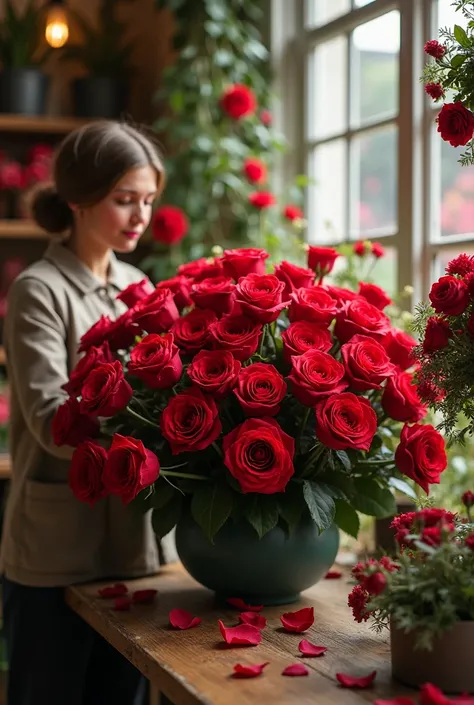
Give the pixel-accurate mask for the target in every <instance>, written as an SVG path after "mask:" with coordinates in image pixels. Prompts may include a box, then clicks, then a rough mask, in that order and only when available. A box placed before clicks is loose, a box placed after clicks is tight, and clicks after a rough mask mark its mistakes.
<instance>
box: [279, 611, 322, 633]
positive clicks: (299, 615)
mask: <svg viewBox="0 0 474 705" xmlns="http://www.w3.org/2000/svg"><path fill="white" fill-rule="evenodd" d="M280 621H281V623H282V624H283V626H284V627H285V629H286V630H287V631H288V632H304V631H306V629H309V628H310V626H311V625H312V624H313V623H314V607H303V608H302V609H301V610H297V611H296V612H285V613H284V614H282V615H281V616H280Z"/></svg>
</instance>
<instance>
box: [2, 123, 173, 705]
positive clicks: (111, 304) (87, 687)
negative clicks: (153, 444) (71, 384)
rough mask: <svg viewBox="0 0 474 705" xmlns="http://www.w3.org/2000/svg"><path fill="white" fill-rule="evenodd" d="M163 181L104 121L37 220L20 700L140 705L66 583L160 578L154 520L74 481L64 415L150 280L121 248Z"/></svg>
mask: <svg viewBox="0 0 474 705" xmlns="http://www.w3.org/2000/svg"><path fill="white" fill-rule="evenodd" d="M163 186H164V170H163V166H162V163H161V161H160V158H159V155H158V151H157V148H156V146H155V144H154V143H153V142H152V141H151V140H150V139H149V138H148V137H146V136H145V135H144V134H142V133H141V132H140V131H138V130H137V129H134V128H133V127H130V126H129V125H126V124H120V123H115V122H107V121H103V122H102V121H101V122H94V123H90V124H88V125H87V126H85V127H83V128H81V129H79V130H77V131H75V132H73V133H71V134H70V135H68V136H67V137H66V138H65V139H64V141H63V142H62V144H61V145H60V146H59V149H58V151H57V154H56V157H55V161H54V186H53V187H50V188H47V189H44V190H42V191H40V192H39V193H37V194H36V196H35V199H34V202H33V215H34V218H35V220H36V221H37V223H38V224H39V225H41V226H42V227H43V228H45V229H46V230H47V231H48V232H50V233H53V234H60V233H65V232H66V233H67V237H66V239H62V240H59V239H58V240H57V241H53V242H52V244H51V245H50V246H49V247H48V249H47V250H46V253H45V254H44V256H43V258H42V259H41V260H39V261H38V262H36V263H34V264H33V265H31V266H30V267H28V268H27V269H26V270H25V271H23V272H22V274H21V275H20V276H19V277H18V278H17V279H16V280H15V282H14V283H13V285H12V286H11V288H10V291H9V295H8V307H7V311H8V313H7V317H6V322H5V331H4V338H5V347H6V353H7V361H8V379H9V384H10V391H11V419H10V429H9V434H10V449H11V457H12V465H13V472H12V481H11V489H10V495H9V498H8V502H7V508H6V514H5V519H4V526H3V536H2V545H1V559H2V570H3V574H4V583H3V610H4V629H5V634H6V641H7V653H8V660H9V667H10V671H9V683H8V704H9V705H99V704H100V705H109V703H110V705H112V704H113V705H122V704H123V705H132V703H134V702H136V700H134V699H135V698H137V693H138V691H139V688H140V687H141V685H142V684H141V683H140V680H141V678H140V674H139V673H138V671H136V670H135V669H134V668H133V666H131V664H130V663H129V662H128V661H126V660H125V659H124V658H123V657H121V656H120V655H119V654H118V653H117V652H115V650H114V649H112V647H111V646H110V645H109V644H107V642H106V641H105V640H103V639H102V638H101V637H99V636H98V635H97V634H96V633H95V632H94V631H93V630H92V629H91V628H90V627H89V626H88V625H87V624H86V623H85V622H83V621H82V620H81V619H80V618H79V617H78V616H76V615H75V614H74V613H73V612H72V611H70V610H69V609H68V608H67V606H66V605H65V603H64V594H63V589H62V588H64V586H66V585H70V584H71V583H77V582H83V581H89V580H96V579H109V578H133V577H137V576H142V575H146V574H150V573H154V572H156V570H157V568H158V560H157V551H156V544H155V541H154V537H153V534H152V531H151V526H150V517H149V516H147V517H138V516H136V515H135V514H134V513H133V512H131V511H130V509H128V510H127V509H126V508H125V507H123V506H122V504H121V502H120V500H118V498H115V497H110V498H107V499H106V500H102V501H101V502H99V503H98V504H97V505H95V507H94V508H90V507H89V506H88V505H86V504H83V503H82V502H79V501H77V500H76V499H75V498H74V497H73V495H72V493H71V491H70V489H69V486H68V465H69V460H70V458H71V456H72V451H73V449H72V448H68V447H57V446H55V445H54V443H53V440H52V436H51V420H52V418H53V416H54V413H55V411H56V409H57V408H58V406H59V405H60V404H61V403H62V402H63V401H64V399H65V393H64V392H63V390H62V385H63V384H64V383H65V382H66V381H67V380H68V375H69V372H70V371H71V370H72V369H73V367H74V366H75V364H76V362H77V360H78V353H77V349H78V347H79V340H80V338H81V336H82V335H83V334H84V333H85V332H86V330H88V328H89V327H90V326H91V325H92V324H94V323H95V322H96V321H97V320H98V319H99V318H100V317H101V316H102V315H104V314H105V315H108V316H110V317H111V318H116V317H117V316H118V315H119V314H121V313H122V312H123V311H124V310H126V307H125V306H124V304H122V303H121V302H120V301H118V300H117V294H118V293H119V292H120V291H121V290H123V289H125V288H126V287H127V286H128V285H129V284H131V283H133V282H136V281H139V280H141V279H143V276H144V275H143V274H142V272H140V271H139V270H138V269H136V268H135V267H132V266H130V265H128V264H125V263H122V262H119V261H118V260H117V259H116V257H115V255H114V251H115V252H120V253H130V252H133V250H135V248H136V246H137V243H138V241H139V239H140V237H141V235H142V234H143V232H144V230H145V228H146V227H147V225H148V223H149V222H150V218H151V213H152V204H153V201H154V200H155V199H156V198H157V197H158V196H159V195H160V193H161V191H162V189H163Z"/></svg>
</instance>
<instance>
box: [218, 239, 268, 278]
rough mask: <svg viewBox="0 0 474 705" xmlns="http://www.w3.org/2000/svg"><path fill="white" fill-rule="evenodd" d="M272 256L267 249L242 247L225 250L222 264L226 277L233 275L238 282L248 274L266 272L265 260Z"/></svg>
mask: <svg viewBox="0 0 474 705" xmlns="http://www.w3.org/2000/svg"><path fill="white" fill-rule="evenodd" d="M268 257H270V255H269V254H268V252H265V250H259V249H258V248H255V247H242V248H238V249H235V250H224V254H223V255H222V259H221V261H222V266H223V267H224V274H225V275H226V277H232V279H235V281H236V282H238V281H239V279H240V277H246V276H247V274H265V260H266V259H267V258H268Z"/></svg>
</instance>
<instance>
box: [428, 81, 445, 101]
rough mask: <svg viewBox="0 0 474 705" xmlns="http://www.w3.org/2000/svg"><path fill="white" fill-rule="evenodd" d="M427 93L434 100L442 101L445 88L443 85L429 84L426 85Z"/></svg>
mask: <svg viewBox="0 0 474 705" xmlns="http://www.w3.org/2000/svg"><path fill="white" fill-rule="evenodd" d="M425 93H426V94H427V95H429V96H430V98H433V100H440V98H444V88H443V86H442V85H441V83H427V84H426V85H425Z"/></svg>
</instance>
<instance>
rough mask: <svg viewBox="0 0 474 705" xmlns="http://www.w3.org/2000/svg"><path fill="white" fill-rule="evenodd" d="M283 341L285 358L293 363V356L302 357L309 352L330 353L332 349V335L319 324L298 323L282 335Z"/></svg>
mask: <svg viewBox="0 0 474 705" xmlns="http://www.w3.org/2000/svg"><path fill="white" fill-rule="evenodd" d="M281 338H282V340H283V357H284V359H285V362H287V363H289V362H290V361H291V356H292V355H302V354H303V353H305V352H306V351H307V350H321V351H322V352H328V351H329V350H330V349H331V348H332V338H331V333H330V332H329V331H328V330H327V329H326V328H322V327H321V326H318V325H317V323H309V322H308V321H296V323H292V324H291V325H290V326H288V328H287V329H286V330H284V331H283V332H282V334H281Z"/></svg>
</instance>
